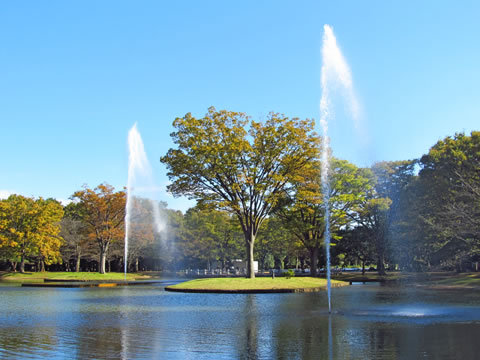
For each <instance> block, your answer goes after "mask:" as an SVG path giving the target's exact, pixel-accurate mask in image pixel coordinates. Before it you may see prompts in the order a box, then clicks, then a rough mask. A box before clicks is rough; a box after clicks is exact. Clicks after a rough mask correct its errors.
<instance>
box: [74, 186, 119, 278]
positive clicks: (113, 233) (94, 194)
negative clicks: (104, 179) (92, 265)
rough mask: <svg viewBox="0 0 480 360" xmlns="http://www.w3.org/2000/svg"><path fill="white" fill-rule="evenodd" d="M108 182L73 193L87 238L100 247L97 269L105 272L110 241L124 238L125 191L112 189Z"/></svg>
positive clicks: (102, 272)
mask: <svg viewBox="0 0 480 360" xmlns="http://www.w3.org/2000/svg"><path fill="white" fill-rule="evenodd" d="M114 190H115V189H114V188H113V187H112V186H111V185H108V184H100V185H98V186H97V187H96V188H95V189H94V190H92V189H89V188H88V187H87V186H85V187H84V190H81V191H77V192H75V193H74V194H73V196H72V199H77V200H78V201H79V202H80V203H81V204H82V205H81V206H82V208H83V211H82V214H81V216H82V220H83V221H84V222H85V223H86V224H87V226H88V230H89V234H88V236H89V238H90V239H91V240H94V241H96V242H97V244H98V247H99V249H100V261H99V269H100V273H101V274H105V260H106V256H107V252H108V248H109V246H110V244H111V243H112V242H115V241H120V240H122V239H123V238H124V235H125V230H124V219H125V202H126V193H125V191H117V192H115V191H114Z"/></svg>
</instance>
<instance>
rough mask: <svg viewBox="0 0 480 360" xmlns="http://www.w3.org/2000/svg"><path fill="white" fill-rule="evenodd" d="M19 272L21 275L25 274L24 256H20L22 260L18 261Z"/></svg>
mask: <svg viewBox="0 0 480 360" xmlns="http://www.w3.org/2000/svg"><path fill="white" fill-rule="evenodd" d="M20 272H21V273H22V274H24V273H25V256H24V255H23V254H22V258H21V260H20Z"/></svg>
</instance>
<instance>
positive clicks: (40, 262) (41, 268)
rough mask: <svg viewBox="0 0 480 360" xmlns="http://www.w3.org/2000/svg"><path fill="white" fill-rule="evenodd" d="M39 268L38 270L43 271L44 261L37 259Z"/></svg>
mask: <svg viewBox="0 0 480 360" xmlns="http://www.w3.org/2000/svg"><path fill="white" fill-rule="evenodd" d="M39 269H40V272H45V261H43V260H40V261H39Z"/></svg>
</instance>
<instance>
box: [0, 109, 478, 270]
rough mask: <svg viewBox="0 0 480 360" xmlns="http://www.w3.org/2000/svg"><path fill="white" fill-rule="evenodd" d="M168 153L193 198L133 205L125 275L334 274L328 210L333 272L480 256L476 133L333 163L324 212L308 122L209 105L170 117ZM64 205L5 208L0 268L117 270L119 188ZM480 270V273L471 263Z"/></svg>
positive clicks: (466, 262)
mask: <svg viewBox="0 0 480 360" xmlns="http://www.w3.org/2000/svg"><path fill="white" fill-rule="evenodd" d="M174 127H175V129H176V131H175V132H174V133H172V138H173V140H174V143H175V144H176V146H177V147H176V148H172V149H170V150H169V151H168V153H167V154H166V155H165V156H164V157H162V158H161V161H162V162H163V163H164V164H166V166H167V168H168V176H169V178H170V180H171V181H172V183H171V185H170V186H169V187H168V189H169V191H170V192H171V193H173V194H174V195H184V196H187V197H189V198H191V199H195V200H197V205H196V206H195V207H193V208H191V209H189V210H187V211H186V212H185V214H183V213H182V212H180V211H175V210H171V209H168V208H167V205H166V204H165V203H162V204H161V212H162V215H163V217H164V218H165V219H166V222H167V224H168V225H167V230H166V231H165V232H163V233H161V234H159V233H156V232H155V230H154V228H153V226H152V223H153V209H152V207H151V204H150V203H149V201H147V200H146V199H142V198H134V204H133V207H132V209H133V210H132V211H133V214H132V225H131V228H130V233H129V238H130V244H129V259H128V264H129V269H130V270H131V271H139V270H164V269H172V270H174V269H180V268H201V267H203V268H209V269H211V268H221V269H223V270H226V269H228V268H230V267H231V266H232V263H233V260H236V259H244V260H246V261H247V264H248V267H247V276H248V277H254V276H255V275H254V271H253V261H254V259H257V260H258V261H259V265H260V266H259V267H260V269H271V268H274V267H276V268H284V267H291V268H292V267H293V268H297V269H299V268H302V269H304V268H309V269H310V271H311V274H312V275H317V274H318V271H317V269H318V268H321V267H323V266H324V265H325V254H324V244H323V241H324V236H325V216H324V215H325V208H326V206H328V208H329V210H330V213H331V218H330V220H331V222H330V229H331V231H332V240H331V245H332V246H331V251H332V259H333V264H334V265H338V266H350V265H352V266H360V267H362V269H364V270H365V268H366V267H369V266H371V265H372V264H375V267H376V269H377V271H378V272H379V273H380V274H385V272H386V271H387V270H391V269H404V270H409V271H426V270H432V269H450V270H452V269H455V270H457V271H465V270H468V269H471V268H472V264H478V262H479V261H480V256H479V255H480V226H479V225H480V132H478V131H473V132H472V133H471V134H470V135H466V134H464V133H457V134H455V135H454V136H452V137H450V136H449V137H446V138H445V139H443V140H441V141H438V142H437V143H436V144H435V145H434V146H432V148H431V149H430V150H429V152H428V153H427V154H425V155H423V156H422V157H421V158H419V159H414V160H403V161H384V162H378V163H375V164H373V165H372V166H371V167H370V168H359V167H357V166H355V165H354V164H351V163H349V162H348V161H346V160H341V159H336V158H333V157H330V160H329V161H330V168H331V173H330V176H329V189H330V194H329V195H330V196H329V199H330V200H329V203H328V204H325V203H324V197H323V194H322V185H321V183H320V179H321V166H320V165H321V163H320V157H319V154H320V148H321V146H322V144H321V143H320V138H319V136H318V135H317V134H316V133H315V131H314V129H315V123H314V121H313V120H311V119H305V120H301V119H297V118H293V119H290V118H287V117H285V116H284V115H281V114H277V113H271V114H270V115H269V117H268V119H267V120H266V121H265V122H263V123H260V122H255V121H253V120H251V118H250V117H248V116H247V115H246V114H243V113H236V112H229V111H225V110H222V111H217V110H216V109H215V108H210V109H209V110H208V113H207V114H206V115H205V117H204V118H201V119H197V118H194V117H193V116H192V115H191V114H186V115H185V116H184V117H183V118H177V119H176V120H175V121H174ZM72 199H73V200H74V202H72V203H70V204H68V205H67V206H62V205H61V204H60V203H59V202H58V201H56V200H54V199H46V200H44V199H42V198H38V199H33V198H27V197H23V196H21V195H11V196H10V197H9V198H8V199H3V200H0V259H3V261H4V265H5V266H6V265H8V266H9V267H10V269H11V270H13V271H15V270H16V269H17V268H18V269H19V271H25V265H26V264H27V266H30V267H33V266H34V267H35V269H36V270H40V271H41V270H44V269H45V268H47V269H58V270H60V269H62V270H68V271H79V270H90V271H99V272H101V273H105V272H107V271H112V270H113V271H121V270H122V269H123V264H124V261H125V259H124V244H123V239H124V235H125V224H124V218H125V201H126V193H125V191H124V190H120V191H115V189H114V188H113V187H111V186H110V185H108V184H100V185H99V186H97V187H96V188H95V189H89V188H88V187H86V186H85V187H84V189H83V190H80V191H77V192H75V193H74V194H73V195H72ZM475 269H476V270H478V265H476V268H475Z"/></svg>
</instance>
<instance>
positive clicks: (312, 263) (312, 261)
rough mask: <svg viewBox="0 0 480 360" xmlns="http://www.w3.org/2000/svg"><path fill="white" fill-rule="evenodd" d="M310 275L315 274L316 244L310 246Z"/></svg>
mask: <svg viewBox="0 0 480 360" xmlns="http://www.w3.org/2000/svg"><path fill="white" fill-rule="evenodd" d="M309 250H310V275H311V276H317V260H318V246H314V247H313V248H310V249H309Z"/></svg>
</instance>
